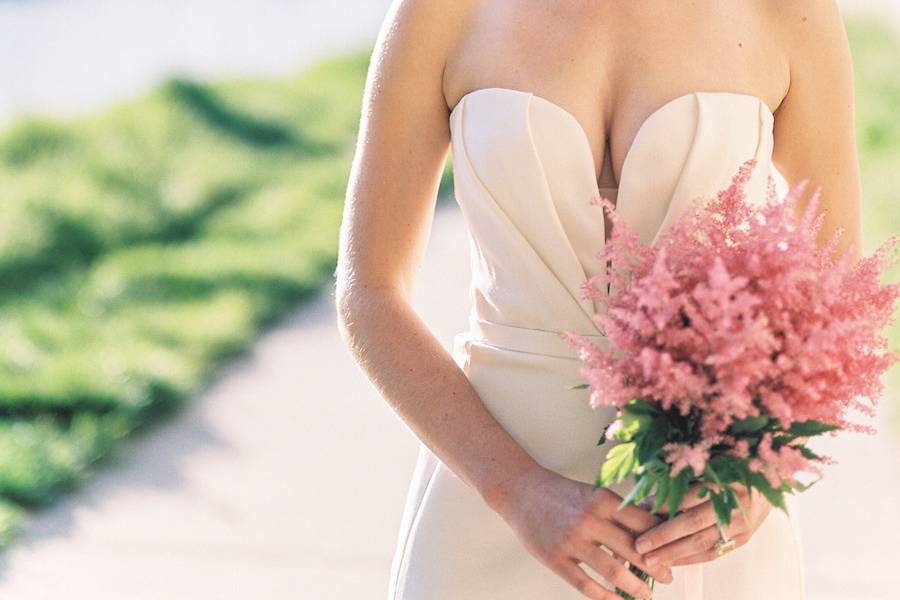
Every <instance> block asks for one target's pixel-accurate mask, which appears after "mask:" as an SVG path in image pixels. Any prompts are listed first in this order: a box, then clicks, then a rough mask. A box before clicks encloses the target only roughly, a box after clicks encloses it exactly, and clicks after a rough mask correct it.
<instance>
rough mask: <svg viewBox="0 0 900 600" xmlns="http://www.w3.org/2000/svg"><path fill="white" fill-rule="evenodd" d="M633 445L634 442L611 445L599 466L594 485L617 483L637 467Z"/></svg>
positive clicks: (634, 445) (604, 485)
mask: <svg viewBox="0 0 900 600" xmlns="http://www.w3.org/2000/svg"><path fill="white" fill-rule="evenodd" d="M635 447H636V444H635V443H634V442H623V443H621V444H618V445H616V446H613V448H612V449H611V450H610V451H609V452H608V453H607V454H606V460H605V461H603V465H602V466H601V467H600V475H599V477H598V479H597V482H596V485H597V486H603V487H606V486H609V485H612V484H613V483H619V482H620V481H622V480H623V479H625V478H626V477H628V476H629V475H631V474H632V473H633V472H634V470H635V469H636V468H637V467H638V461H637V456H636V455H635V453H634V450H635Z"/></svg>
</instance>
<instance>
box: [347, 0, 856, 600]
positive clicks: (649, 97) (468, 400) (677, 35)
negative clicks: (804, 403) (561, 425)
mask: <svg viewBox="0 0 900 600" xmlns="http://www.w3.org/2000/svg"><path fill="white" fill-rule="evenodd" d="M711 49H714V51H712V50H711ZM487 58H489V60H487ZM849 61H850V54H849V48H848V47H847V43H846V37H845V34H844V30H843V27H842V25H841V22H840V15H839V13H838V9H837V7H836V3H835V2H834V0H825V1H823V0H796V1H795V2H781V1H778V0H771V1H762V0H759V1H755V2H745V1H744V0H729V1H727V2H721V1H719V0H698V1H696V2H692V3H687V2H674V1H672V0H644V1H642V2H601V1H595V0H562V1H558V2H547V1H544V0H462V1H456V2H450V1H449V0H395V2H394V3H393V5H392V7H391V9H390V11H389V13H388V16H387V19H386V20H385V23H384V26H383V27H382V30H381V32H380V34H379V37H378V40H377V43H376V48H375V52H374V54H373V56H372V63H371V65H370V70H369V73H368V78H367V81H366V89H365V94H364V98H363V111H362V119H361V122H360V131H359V138H358V143H357V149H356V154H355V156H354V161H353V165H352V169H351V173H350V182H349V186H348V189H347V195H346V202H345V208H344V218H343V222H342V225H341V233H340V247H339V257H338V267H337V271H336V276H337V281H336V298H335V301H336V304H337V307H338V326H339V329H340V331H341V333H342V336H343V337H344V339H345V342H346V343H347V345H348V348H349V349H350V351H351V352H352V354H353V355H354V357H355V359H356V360H357V362H358V363H359V365H360V366H361V368H362V369H363V370H364V372H365V373H366V374H367V376H368V377H369V378H370V380H371V381H372V382H373V384H374V385H375V386H376V388H377V389H378V390H379V391H380V393H381V395H382V397H383V398H385V400H386V401H387V402H388V403H389V404H390V405H391V407H392V408H393V410H394V411H395V412H396V413H397V414H398V416H399V417H400V418H402V419H403V420H404V422H405V423H407V425H408V426H409V427H410V429H411V430H412V431H413V432H414V433H415V434H416V435H417V436H418V437H419V439H421V440H422V441H423V443H425V444H426V445H427V446H428V447H429V448H430V449H431V450H432V451H433V452H434V453H435V454H436V455H437V456H438V457H439V458H440V459H441V460H442V461H443V462H444V464H446V465H447V466H448V467H449V468H450V469H451V470H452V471H453V472H454V473H456V474H457V475H458V476H459V477H460V478H461V479H462V480H463V481H464V482H465V483H466V484H468V485H469V486H471V487H472V488H473V489H474V490H475V491H476V492H477V493H478V494H479V495H480V496H481V497H482V498H483V499H484V501H485V502H486V503H487V504H488V505H489V506H490V507H491V508H492V509H494V510H495V511H496V512H497V513H498V514H499V515H500V516H501V517H502V518H503V519H504V520H505V521H506V522H507V523H508V524H509V525H510V527H511V528H512V529H513V530H514V531H515V533H516V535H517V536H518V537H519V539H520V540H521V541H522V543H523V545H524V546H525V547H526V548H528V549H529V551H530V552H531V553H532V554H533V555H534V556H535V557H536V558H537V559H538V560H539V561H541V562H542V563H543V564H544V565H546V566H547V567H548V568H550V569H551V570H552V571H554V572H555V573H556V574H557V575H559V576H560V577H562V578H563V579H565V580H566V581H568V582H569V583H570V584H572V585H573V587H575V588H577V589H579V590H580V591H581V592H582V594H583V595H584V596H586V597H588V598H594V599H615V598H617V596H616V595H615V594H614V593H613V592H612V591H611V590H610V589H609V588H608V587H606V586H605V585H601V584H600V583H599V582H598V581H597V580H596V579H594V577H593V576H591V575H589V574H588V573H587V572H586V571H585V570H584V568H583V567H582V566H581V564H582V563H583V564H585V565H588V566H589V567H590V568H591V569H593V570H594V571H596V572H597V573H599V574H600V575H602V576H603V577H604V579H606V580H607V582H609V583H611V584H613V585H616V586H618V587H620V588H622V589H625V590H627V591H629V592H630V593H631V594H632V595H634V596H636V597H647V596H649V594H650V590H649V588H647V586H646V585H645V584H644V583H643V582H641V581H640V580H639V579H638V578H636V577H635V576H634V575H633V574H631V573H630V572H628V570H627V569H625V568H624V567H623V566H622V564H621V560H622V559H627V560H630V561H632V562H634V563H635V564H637V565H638V566H640V567H641V568H644V569H645V570H647V571H649V572H650V573H651V574H652V575H653V576H654V577H656V578H657V579H658V580H659V581H662V582H663V583H665V582H667V581H671V574H670V571H669V570H668V568H667V565H669V566H670V565H676V564H686V563H687V562H697V561H707V560H712V559H713V557H712V556H710V554H709V552H708V551H703V550H701V549H700V542H699V541H697V538H698V537H701V538H702V539H701V540H700V541H702V542H703V543H704V544H706V543H709V546H708V547H711V544H712V542H714V541H715V540H714V539H713V540H712V541H710V540H709V539H708V538H709V533H710V521H709V515H710V514H711V507H710V506H709V502H708V500H699V499H697V498H696V497H693V496H692V497H689V499H688V500H686V502H685V505H684V508H685V509H686V512H689V511H694V512H693V513H691V514H699V516H690V517H688V516H685V517H684V518H676V519H673V520H672V521H669V522H667V523H663V521H662V519H661V518H660V517H659V516H656V515H651V514H649V513H648V512H647V511H645V510H643V509H641V508H637V507H630V508H628V509H626V510H623V511H616V510H615V506H616V505H617V503H618V501H619V500H620V498H618V496H616V495H615V494H614V493H613V492H612V491H610V490H603V489H601V490H592V489H591V486H590V484H588V483H584V482H579V481H573V480H571V479H568V478H566V477H563V476H561V475H559V474H557V473H554V472H553V471H550V470H548V469H546V468H544V467H542V466H541V465H540V464H539V463H537V462H536V461H535V460H534V459H533V458H532V457H531V456H529V455H528V453H527V452H525V451H524V449H523V448H522V447H521V446H520V445H519V444H517V443H516V441H515V440H514V439H513V438H512V437H511V436H510V435H509V433H508V432H507V431H506V430H505V429H504V428H503V427H502V425H501V424H500V423H498V422H497V420H496V419H495V418H494V417H493V416H492V415H491V413H490V412H489V411H488V410H487V409H486V408H485V406H484V404H483V403H482V402H481V400H480V398H479V397H478V395H477V393H476V392H475V390H474V389H473V388H472V386H471V384H470V383H469V381H468V380H467V379H466V376H465V374H464V373H463V371H462V370H461V369H460V368H459V366H458V365H457V364H456V362H455V361H454V360H453V358H452V357H451V356H450V354H449V353H448V352H447V351H446V350H445V349H444V347H443V345H442V344H441V343H440V341H439V340H437V339H436V338H435V337H434V336H433V335H432V334H431V332H430V331H429V330H428V328H427V327H426V325H425V324H424V322H423V321H422V320H421V319H420V318H419V316H418V315H417V314H416V313H415V312H414V311H413V309H412V299H413V295H414V291H415V290H414V288H415V281H416V272H417V270H418V267H419V265H420V264H421V261H422V258H423V254H424V250H425V247H426V244H427V241H428V236H429V232H430V228H431V219H432V216H433V211H434V205H435V201H436V197H437V187H438V183H439V180H440V175H441V171H442V169H443V166H444V164H445V161H446V158H447V153H448V151H449V144H450V131H449V123H448V118H449V113H450V109H451V108H452V107H453V106H454V105H455V104H456V102H458V101H459V99H460V98H461V97H462V96H463V95H464V94H465V93H467V92H470V91H472V90H475V89H478V88H483V87H508V88H514V89H520V90H528V91H531V92H533V93H535V94H537V95H540V96H542V97H544V98H547V99H549V100H550V101H552V102H554V103H556V104H557V105H559V106H561V107H562V108H564V109H566V110H568V111H569V112H570V113H572V114H573V115H574V116H575V117H576V118H577V119H578V121H579V122H580V123H581V124H582V126H584V129H585V131H586V132H594V133H593V135H590V134H589V136H590V138H591V139H590V145H591V148H592V151H593V155H594V157H595V161H596V164H595V168H596V173H597V174H598V183H599V185H600V186H601V187H605V186H616V185H617V182H618V177H619V174H620V173H621V168H622V161H623V160H624V155H625V153H626V151H627V149H628V148H629V146H630V144H631V142H632V140H633V137H634V135H635V134H636V131H637V128H638V127H639V126H640V124H641V123H642V122H643V120H644V119H645V118H646V117H647V115H649V114H650V113H651V112H653V110H654V109H656V108H657V107H659V106H660V105H661V104H663V103H664V102H665V101H667V100H670V99H672V98H674V97H677V96H679V95H682V94H684V93H688V92H691V91H698V90H709V91H736V92H743V93H750V94H753V95H756V96H758V97H760V98H762V99H763V100H764V101H765V102H767V104H769V107H770V108H771V109H772V110H773V111H775V117H776V118H775V149H774V153H773V161H774V163H775V165H776V167H777V168H778V169H779V171H780V172H781V173H782V174H784V175H785V177H786V178H787V180H788V182H789V183H795V182H797V181H799V180H800V179H801V178H805V177H809V178H810V179H811V183H812V186H811V187H810V192H811V191H812V188H813V187H814V186H816V185H821V187H822V189H823V193H822V200H821V202H822V204H821V208H822V209H823V210H825V211H826V218H825V227H824V232H823V237H824V236H825V235H827V234H828V233H830V232H831V231H833V230H834V229H836V228H838V227H845V228H846V229H847V230H848V233H847V235H845V237H844V240H843V246H847V245H848V244H853V247H854V248H855V249H856V252H857V253H858V245H859V238H860V234H859V229H860V196H861V193H860V183H859V172H858V165H857V158H856V147H855V135H854V129H853V122H854V114H853V88H852V69H851V65H850V62H849ZM754 498H755V496H754ZM750 499H751V497H750V496H749V495H747V496H742V502H743V501H746V502H747V505H749V504H750ZM754 502H755V506H754V508H753V511H752V514H753V516H752V518H751V520H750V522H748V523H743V522H741V521H740V520H737V521H736V523H737V525H735V526H734V528H733V529H732V531H731V533H733V534H734V535H735V536H740V541H741V542H742V543H745V542H746V540H747V539H749V537H750V536H751V535H752V534H753V532H754V531H756V529H757V528H758V527H759V525H760V524H761V523H762V522H763V520H764V519H765V517H766V515H767V514H768V512H769V509H770V508H771V507H770V506H767V505H766V503H765V501H764V500H760V501H756V500H754ZM679 519H680V520H679ZM738 526H740V528H739V527H738ZM712 529H713V530H715V529H714V528H712ZM641 534H643V535H644V536H647V537H648V538H649V539H650V540H651V541H652V543H653V544H654V548H653V549H652V550H651V551H649V552H647V553H645V554H641V553H638V551H637V550H636V548H635V539H636V538H637V537H638V536H640V535H641ZM700 534H702V535H700ZM704 536H705V537H704ZM601 544H602V545H603V546H604V547H606V548H609V549H610V550H611V551H612V552H613V553H614V554H615V556H610V554H608V553H607V552H606V551H604V550H603V548H601V547H600V545H601ZM648 556H657V557H658V561H659V562H658V565H657V566H655V567H651V566H650V565H649V564H648V563H647V560H646V559H647V557H648Z"/></svg>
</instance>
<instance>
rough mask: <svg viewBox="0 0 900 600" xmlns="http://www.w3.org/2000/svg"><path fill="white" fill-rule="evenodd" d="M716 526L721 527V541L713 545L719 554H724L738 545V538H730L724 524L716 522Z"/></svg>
mask: <svg viewBox="0 0 900 600" xmlns="http://www.w3.org/2000/svg"><path fill="white" fill-rule="evenodd" d="M716 527H717V528H718V529H719V538H720V539H719V541H718V542H716V543H715V544H714V545H713V550H715V551H716V555H717V556H724V555H726V554H728V553H729V552H731V551H732V550H734V549H735V548H736V547H737V540H734V539H732V538H729V537H728V535H726V533H725V530H724V529H722V526H721V525H719V524H718V523H716Z"/></svg>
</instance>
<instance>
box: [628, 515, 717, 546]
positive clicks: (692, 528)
mask: <svg viewBox="0 0 900 600" xmlns="http://www.w3.org/2000/svg"><path fill="white" fill-rule="evenodd" d="M715 522H716V513H715V511H714V510H713V508H712V503H710V502H704V503H702V504H700V505H698V506H695V507H693V508H689V509H687V510H685V511H683V512H682V513H680V514H678V515H676V516H675V517H674V518H672V519H669V520H667V521H665V522H663V523H662V524H660V525H657V526H656V527H654V528H653V529H650V530H649V531H645V532H644V533H642V534H641V535H640V536H639V537H638V538H637V540H635V547H636V549H637V551H638V552H640V553H641V554H644V555H646V554H647V553H648V552H651V551H653V550H654V549H656V548H659V547H661V546H665V545H666V544H670V543H672V542H674V541H675V540H677V539H680V538H683V537H687V536H689V535H691V534H693V533H696V532H698V531H702V530H703V529H706V528H707V527H709V526H710V525H712V524H714V523H715Z"/></svg>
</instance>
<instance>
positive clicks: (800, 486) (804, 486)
mask: <svg viewBox="0 0 900 600" xmlns="http://www.w3.org/2000/svg"><path fill="white" fill-rule="evenodd" d="M820 481H822V478H821V477H819V478H818V479H816V480H815V481H813V482H812V483H810V484H809V485H807V484H804V483H801V482H799V481H797V482H795V483H794V489H796V490H799V491H801V492H805V491H806V490H808V489H809V488H811V487H812V486H814V485H816V484H817V483H819V482H820Z"/></svg>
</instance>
